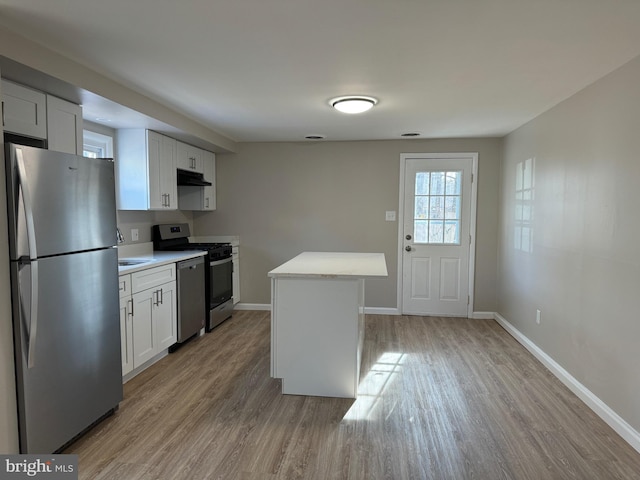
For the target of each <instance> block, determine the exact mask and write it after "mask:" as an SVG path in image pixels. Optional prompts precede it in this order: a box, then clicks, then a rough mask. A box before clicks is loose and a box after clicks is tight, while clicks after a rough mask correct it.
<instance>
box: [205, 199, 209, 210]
mask: <svg viewBox="0 0 640 480" xmlns="http://www.w3.org/2000/svg"><path fill="white" fill-rule="evenodd" d="M204 201H205V205H204V208H209V197H206V198H205V199H204Z"/></svg>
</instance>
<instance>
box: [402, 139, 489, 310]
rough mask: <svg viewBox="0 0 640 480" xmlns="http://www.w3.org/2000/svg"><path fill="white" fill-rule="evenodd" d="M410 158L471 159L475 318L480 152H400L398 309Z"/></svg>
mask: <svg viewBox="0 0 640 480" xmlns="http://www.w3.org/2000/svg"><path fill="white" fill-rule="evenodd" d="M409 158H423V159H429V158H434V159H435V158H466V159H470V160H471V165H472V166H471V172H472V174H471V175H472V176H471V212H470V214H471V216H470V219H469V234H470V235H471V239H470V245H469V305H467V317H469V318H473V305H474V279H475V271H476V212H477V206H478V205H477V203H478V153H477V152H465V153H401V154H400V196H399V201H398V280H397V285H398V291H397V300H396V303H397V310H398V312H400V314H401V315H402V313H403V312H402V283H403V282H402V279H403V275H402V274H403V268H404V262H403V251H404V250H403V249H402V245H403V243H404V229H403V227H404V194H405V188H404V185H405V181H404V176H405V169H406V163H407V159H409Z"/></svg>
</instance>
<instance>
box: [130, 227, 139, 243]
mask: <svg viewBox="0 0 640 480" xmlns="http://www.w3.org/2000/svg"><path fill="white" fill-rule="evenodd" d="M139 238H140V237H139V235H138V229H137V228H132V229H131V241H132V242H137V241H138V239H139Z"/></svg>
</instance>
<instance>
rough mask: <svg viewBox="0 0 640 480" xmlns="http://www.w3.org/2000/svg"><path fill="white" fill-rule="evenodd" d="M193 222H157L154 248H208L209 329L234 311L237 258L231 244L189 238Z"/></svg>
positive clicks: (207, 292)
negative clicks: (161, 223)
mask: <svg viewBox="0 0 640 480" xmlns="http://www.w3.org/2000/svg"><path fill="white" fill-rule="evenodd" d="M189 236H190V231H189V225H188V224H186V223H172V224H163V225H154V226H153V247H154V250H165V251H166V250H173V251H176V250H178V251H185V250H200V251H203V250H204V251H206V252H207V263H208V264H209V268H207V269H205V290H206V302H207V304H208V305H209V318H208V319H207V322H206V330H207V331H211V330H212V329H213V328H214V327H215V326H217V325H218V324H220V323H222V322H223V321H224V320H226V319H227V318H229V317H230V316H231V314H232V311H233V262H232V258H231V251H232V248H231V244H229V243H206V242H204V243H203V242H189Z"/></svg>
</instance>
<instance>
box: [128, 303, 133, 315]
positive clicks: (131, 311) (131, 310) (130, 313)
mask: <svg viewBox="0 0 640 480" xmlns="http://www.w3.org/2000/svg"><path fill="white" fill-rule="evenodd" d="M129 302H131V308H130V309H129V315H131V316H132V317H133V298H132V299H130V300H127V303H129Z"/></svg>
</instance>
